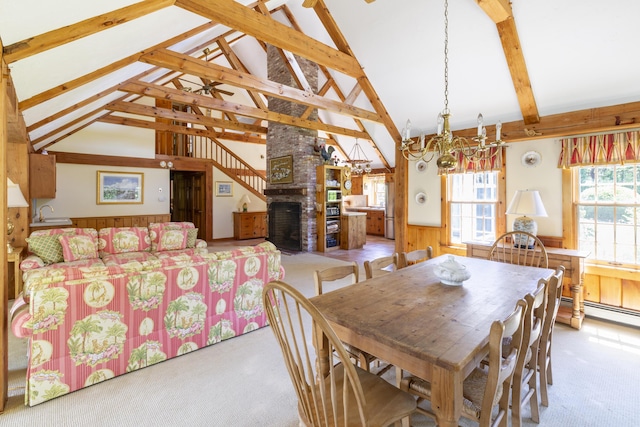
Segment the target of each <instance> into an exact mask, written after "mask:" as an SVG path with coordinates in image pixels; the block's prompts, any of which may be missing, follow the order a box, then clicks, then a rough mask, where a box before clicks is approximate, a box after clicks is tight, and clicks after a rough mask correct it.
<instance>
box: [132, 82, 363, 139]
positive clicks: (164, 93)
mask: <svg viewBox="0 0 640 427" xmlns="http://www.w3.org/2000/svg"><path fill="white" fill-rule="evenodd" d="M120 89H121V90H123V91H125V92H130V93H135V94H138V95H144V96H151V97H153V98H158V99H171V100H173V101H175V102H179V103H183V104H189V105H197V106H199V107H201V108H211V109H214V110H219V111H231V112H234V113H235V114H238V115H241V116H246V117H251V118H255V119H261V120H267V121H270V122H276V123H281V124H285V125H289V126H298V127H302V128H306V129H315V130H320V131H323V132H326V133H333V134H338V135H347V136H352V137H354V138H363V139H366V138H368V134H366V133H364V132H360V131H357V130H353V129H346V128H342V127H339V126H332V125H325V124H322V123H318V122H314V121H310V120H303V119H300V118H297V117H292V116H288V115H286V114H280V113H273V112H270V111H263V110H260V109H258V108H255V107H249V106H246V105H240V104H235V103H233V102H229V101H221V100H219V99H215V98H210V97H208V96H204V95H197V94H194V93H189V92H183V91H180V90H177V89H171V88H168V87H164V86H159V85H154V84H151V83H144V82H129V83H125V84H123V85H122V86H121V88H120ZM228 123H232V122H228ZM229 128H230V129H232V127H229Z"/></svg>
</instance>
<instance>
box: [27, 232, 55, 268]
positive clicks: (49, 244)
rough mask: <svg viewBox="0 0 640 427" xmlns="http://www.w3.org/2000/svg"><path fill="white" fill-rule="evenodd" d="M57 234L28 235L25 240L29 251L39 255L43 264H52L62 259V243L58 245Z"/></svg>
mask: <svg viewBox="0 0 640 427" xmlns="http://www.w3.org/2000/svg"><path fill="white" fill-rule="evenodd" d="M58 236H59V235H50V236H30V237H27V238H26V239H25V240H26V241H27V243H28V244H29V252H30V253H32V254H34V255H37V256H38V257H40V259H42V261H43V262H44V263H45V264H52V263H54V262H62V261H63V260H64V256H63V253H62V245H60V241H59V240H58Z"/></svg>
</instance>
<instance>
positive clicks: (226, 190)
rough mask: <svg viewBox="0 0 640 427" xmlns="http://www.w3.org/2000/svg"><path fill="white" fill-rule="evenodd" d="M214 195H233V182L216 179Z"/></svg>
mask: <svg viewBox="0 0 640 427" xmlns="http://www.w3.org/2000/svg"><path fill="white" fill-rule="evenodd" d="M216 196H220V197H231V196H233V182H231V181H216Z"/></svg>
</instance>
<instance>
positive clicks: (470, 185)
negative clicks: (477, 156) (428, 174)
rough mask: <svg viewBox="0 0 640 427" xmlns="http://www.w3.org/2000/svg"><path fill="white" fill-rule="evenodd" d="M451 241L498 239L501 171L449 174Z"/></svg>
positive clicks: (488, 240) (487, 240) (490, 240)
mask: <svg viewBox="0 0 640 427" xmlns="http://www.w3.org/2000/svg"><path fill="white" fill-rule="evenodd" d="M448 179H449V182H448V188H449V207H450V221H449V222H450V224H451V227H450V230H451V234H450V236H449V238H450V241H451V243H464V242H466V241H471V240H473V241H484V242H491V243H493V241H495V239H496V211H497V207H498V172H497V171H493V172H477V173H465V174H452V175H449V178H448Z"/></svg>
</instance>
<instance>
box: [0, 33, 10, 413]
mask: <svg viewBox="0 0 640 427" xmlns="http://www.w3.org/2000/svg"><path fill="white" fill-rule="evenodd" d="M2 51H3V49H2V43H1V42H0V68H1V69H2V70H1V72H0V152H1V153H2V154H3V156H2V159H3V160H2V161H1V162H0V182H1V183H2V185H0V200H1V201H2V203H0V226H1V227H2V229H1V231H2V232H1V233H0V236H2V237H0V265H1V266H2V268H0V270H1V271H2V286H0V312H1V316H0V413H2V412H4V408H5V405H6V402H7V399H8V397H9V348H8V347H9V335H8V333H9V329H8V325H7V317H8V315H9V307H8V306H9V300H8V294H9V290H8V287H7V285H8V277H7V250H6V247H7V233H6V231H5V230H6V228H5V227H6V224H7V79H8V75H9V74H8V73H9V67H7V64H5V62H4V55H2Z"/></svg>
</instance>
